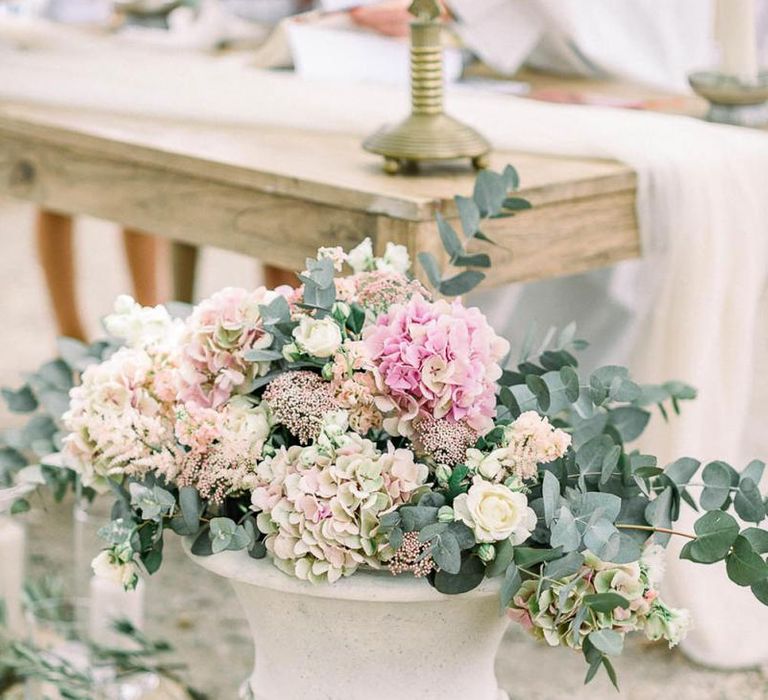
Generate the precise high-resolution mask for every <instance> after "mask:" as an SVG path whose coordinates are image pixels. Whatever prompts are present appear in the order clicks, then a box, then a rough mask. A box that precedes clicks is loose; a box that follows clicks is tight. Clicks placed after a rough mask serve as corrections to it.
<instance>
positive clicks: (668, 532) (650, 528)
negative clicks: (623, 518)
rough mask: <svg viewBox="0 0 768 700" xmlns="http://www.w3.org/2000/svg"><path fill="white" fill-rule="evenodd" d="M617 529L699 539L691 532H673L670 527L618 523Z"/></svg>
mask: <svg viewBox="0 0 768 700" xmlns="http://www.w3.org/2000/svg"><path fill="white" fill-rule="evenodd" d="M616 527H617V528H620V529H622V530H643V531H645V532H663V533H664V534H665V535H678V536H679V537H687V538H688V539H689V540H695V539H697V537H696V535H692V534H691V533H689V532H680V531H679V530H672V529H670V528H668V527H655V526H653V525H629V524H627V523H616Z"/></svg>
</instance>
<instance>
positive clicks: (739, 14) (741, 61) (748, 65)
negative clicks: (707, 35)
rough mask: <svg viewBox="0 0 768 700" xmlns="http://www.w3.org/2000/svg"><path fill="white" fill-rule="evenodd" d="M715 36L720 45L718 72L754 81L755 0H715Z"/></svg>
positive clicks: (755, 50) (755, 75) (755, 44)
mask: <svg viewBox="0 0 768 700" xmlns="http://www.w3.org/2000/svg"><path fill="white" fill-rule="evenodd" d="M715 38H716V40H717V42H718V43H719V44H720V70H721V72H722V73H724V74H725V75H733V76H736V77H738V78H740V79H741V80H743V81H745V82H751V83H754V82H757V74H758V68H757V33H756V28H755V0H718V2H717V9H716V19H715Z"/></svg>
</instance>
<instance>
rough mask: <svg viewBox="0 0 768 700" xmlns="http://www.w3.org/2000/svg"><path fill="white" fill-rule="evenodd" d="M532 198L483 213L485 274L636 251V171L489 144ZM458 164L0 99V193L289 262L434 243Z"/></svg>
mask: <svg viewBox="0 0 768 700" xmlns="http://www.w3.org/2000/svg"><path fill="white" fill-rule="evenodd" d="M507 163H512V164H514V165H515V167H516V168H517V169H518V171H519V172H520V175H521V181H522V191H521V194H522V196H524V197H527V198H528V199H530V201H531V202H532V203H533V205H534V208H533V209H532V210H529V211H525V212H522V213H521V214H519V215H518V216H515V217H513V218H506V219H499V220H495V221H493V222H490V224H489V226H488V227H487V228H488V230H487V233H488V235H490V236H491V237H493V238H495V239H498V240H499V241H500V242H501V243H502V244H503V248H497V249H494V250H493V251H492V256H493V257H494V265H493V268H492V269H491V272H490V274H489V278H488V280H487V281H488V283H489V284H501V283H506V282H510V281H517V280H532V279H542V278H547V277H553V276H559V275H566V274H573V273H577V272H583V271H585V270H589V269H594V268H598V267H603V266H607V265H610V264H612V263H615V262H617V261H620V260H624V259H628V258H632V257H636V256H638V255H639V253H640V243H639V238H638V230H637V222H636V217H635V206H634V204H635V185H636V178H635V174H634V173H633V171H632V170H631V169H630V168H629V167H627V166H625V165H622V164H620V163H616V162H610V161H601V160H584V159H572V158H559V157H544V156H534V155H530V154H524V153H512V152H496V153H495V154H494V155H493V158H492V164H491V165H492V167H493V168H494V169H497V170H499V169H502V168H503V167H504V166H505V165H506V164H507ZM473 181H474V174H473V173H472V172H471V171H470V170H468V169H467V168H465V167H456V168H454V169H445V168H442V169H438V170H428V171H425V172H422V173H420V174H418V175H407V176H406V175H403V176H396V177H392V176H388V175H386V174H384V173H383V172H382V169H381V161H380V159H378V158H377V157H375V156H372V155H370V154H368V153H366V152H364V151H363V150H362V148H361V146H360V140H359V138H358V137H353V136H345V135H334V134H328V133H319V132H310V131H299V130H295V129H285V128H271V127H262V126H259V127H258V128H257V127H253V128H248V127H237V126H226V127H221V126H217V125H204V124H191V123H180V122H177V121H165V120H162V119H149V118H138V117H128V116H125V117H123V116H115V115H114V114H106V113H96V112H91V111H89V112H85V111H78V110H61V109H52V108H50V107H43V106H31V105H21V104H12V103H8V102H0V193H2V194H10V195H13V196H16V197H20V198H23V199H26V200H29V201H32V202H36V203H39V204H40V205H42V206H45V207H47V208H50V209H53V210H57V211H61V212H65V213H70V214H87V215H92V216H96V217H100V218H104V219H108V220H111V221H114V222H117V223H119V224H123V225H126V226H131V227H134V228H139V229H143V230H146V231H149V232H152V233H155V234H157V235H161V236H164V237H168V238H171V239H173V240H175V241H181V242H186V243H192V244H197V245H211V246H217V247H221V248H226V249H230V250H234V251H239V252H242V253H246V254H248V255H252V256H254V257H256V258H259V259H260V260H262V261H263V262H266V263H270V264H273V265H278V266H282V267H286V268H290V269H301V267H302V266H303V264H304V259H305V258H306V257H307V256H310V255H313V254H314V251H315V250H316V248H317V247H318V246H320V245H330V244H333V243H335V244H338V245H342V246H345V247H350V246H352V245H354V244H356V243H357V242H359V241H360V240H362V239H363V238H364V237H365V236H370V237H371V238H372V239H373V240H374V242H375V245H376V247H377V248H378V249H381V248H383V246H384V245H385V244H386V242H387V241H395V242H399V243H404V244H406V245H408V247H409V249H410V250H411V252H412V253H413V252H416V251H419V250H430V251H433V252H436V253H438V254H441V250H442V249H441V246H440V243H439V238H438V234H437V228H436V224H435V223H434V214H435V212H436V211H442V212H443V213H444V214H445V215H446V216H447V217H448V218H449V219H450V218H455V217H456V216H457V214H456V211H455V209H454V207H453V203H452V198H453V196H454V195H455V194H469V192H470V191H471V188H472V184H473Z"/></svg>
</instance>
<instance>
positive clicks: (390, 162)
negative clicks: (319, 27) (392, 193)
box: [363, 0, 491, 174]
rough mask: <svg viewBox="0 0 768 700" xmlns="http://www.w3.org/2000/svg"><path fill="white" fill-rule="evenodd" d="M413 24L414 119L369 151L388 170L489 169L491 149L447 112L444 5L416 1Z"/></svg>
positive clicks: (375, 140) (381, 135)
mask: <svg viewBox="0 0 768 700" xmlns="http://www.w3.org/2000/svg"><path fill="white" fill-rule="evenodd" d="M409 10H410V12H411V14H413V15H414V16H415V17H416V19H415V20H414V21H413V22H412V23H411V116H410V117H408V118H407V119H406V120H405V121H403V122H401V123H400V124H398V125H397V126H395V127H384V128H382V129H380V130H379V131H377V132H376V133H375V134H373V135H372V136H369V137H368V138H367V139H366V140H365V141H364V142H363V148H365V149H366V150H367V151H370V152H371V153H376V154H378V155H381V156H384V170H385V171H386V172H387V173H390V174H395V173H397V172H399V171H400V170H401V169H403V170H412V169H415V168H416V167H417V166H418V163H420V162H422V161H435V160H454V159H457V158H471V159H472V165H473V167H474V168H475V169H480V168H485V167H487V165H488V154H489V152H490V150H491V147H490V144H489V143H488V141H486V140H485V139H484V138H483V137H482V136H481V135H480V134H478V133H477V131H475V130H474V129H473V128H472V127H469V126H467V125H466V124H462V123H461V122H459V121H457V120H456V119H454V118H453V117H450V116H448V115H447V114H446V113H445V112H444V111H443V48H442V44H441V41H440V33H441V24H440V20H439V17H440V4H439V2H438V1H437V0H414V2H413V3H412V4H411V7H410V8H409Z"/></svg>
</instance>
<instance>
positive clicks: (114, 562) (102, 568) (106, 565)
mask: <svg viewBox="0 0 768 700" xmlns="http://www.w3.org/2000/svg"><path fill="white" fill-rule="evenodd" d="M91 568H92V569H93V573H94V575H95V576H98V577H99V578H104V579H107V580H108V581H112V582H113V583H116V584H119V585H121V586H123V588H125V590H126V591H131V590H133V589H134V588H136V585H137V584H138V582H139V567H138V566H136V564H135V563H134V561H133V560H128V561H123V560H122V559H120V558H119V557H117V556H116V555H115V553H114V552H113V551H112V550H110V549H105V550H104V551H103V552H101V553H100V554H99V555H98V556H97V557H96V558H95V559H94V560H93V561H92V562H91Z"/></svg>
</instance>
